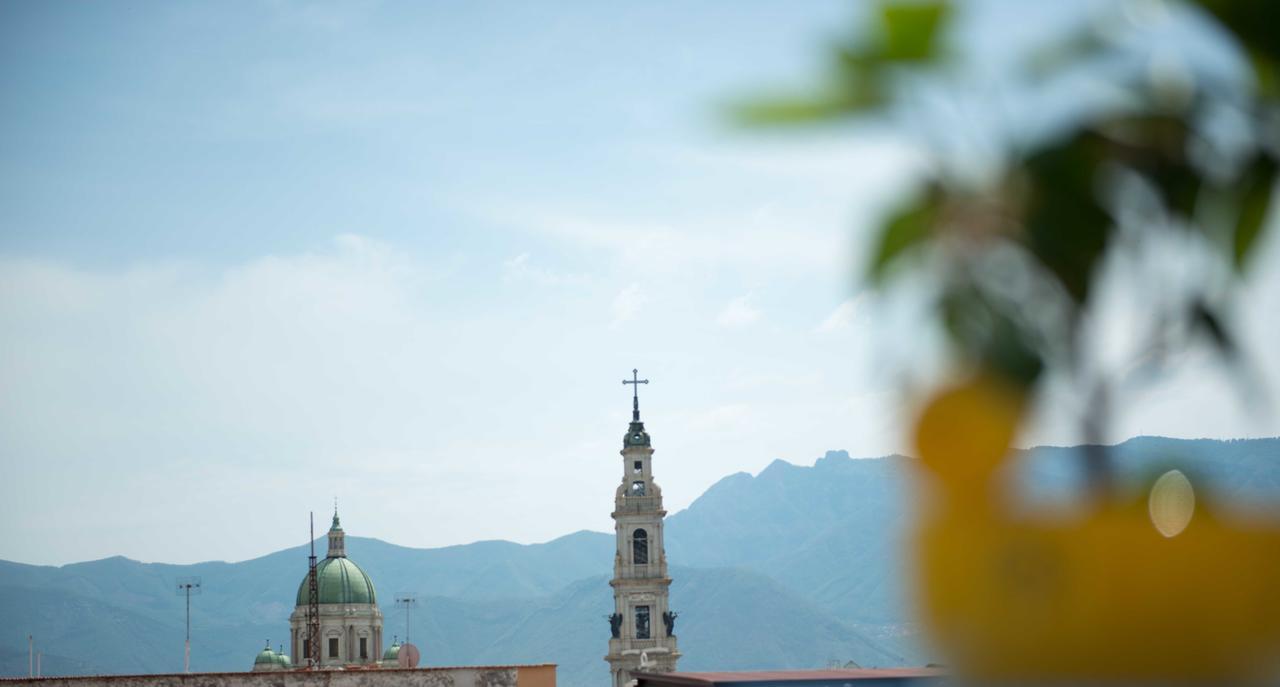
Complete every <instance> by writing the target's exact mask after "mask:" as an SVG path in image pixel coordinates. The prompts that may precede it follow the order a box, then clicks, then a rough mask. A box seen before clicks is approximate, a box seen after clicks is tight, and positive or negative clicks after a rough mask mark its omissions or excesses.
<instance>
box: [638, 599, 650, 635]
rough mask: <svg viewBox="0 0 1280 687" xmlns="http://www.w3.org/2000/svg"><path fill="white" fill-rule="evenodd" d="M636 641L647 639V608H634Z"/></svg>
mask: <svg viewBox="0 0 1280 687" xmlns="http://www.w3.org/2000/svg"><path fill="white" fill-rule="evenodd" d="M636 639H649V607H648V606H636Z"/></svg>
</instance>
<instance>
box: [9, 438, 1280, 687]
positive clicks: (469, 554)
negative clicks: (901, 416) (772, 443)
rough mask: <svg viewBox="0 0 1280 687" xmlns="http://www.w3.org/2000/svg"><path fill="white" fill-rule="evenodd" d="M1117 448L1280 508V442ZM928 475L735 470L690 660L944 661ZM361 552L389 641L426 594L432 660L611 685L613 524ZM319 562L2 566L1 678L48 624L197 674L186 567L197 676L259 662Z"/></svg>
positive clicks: (694, 514)
mask: <svg viewBox="0 0 1280 687" xmlns="http://www.w3.org/2000/svg"><path fill="white" fill-rule="evenodd" d="M1078 451H1079V449H1078V448H1040V449H1036V450H1034V451H1032V452H1031V454H1030V456H1026V457H1024V458H1025V459H1024V460H1023V461H1021V462H1020V463H1019V465H1018V468H1017V469H1016V470H1015V471H1014V473H1015V475H1014V476H1015V478H1016V479H1018V480H1021V483H1022V484H1023V488H1024V489H1025V490H1026V491H1027V492H1028V493H1030V494H1034V495H1035V497H1036V498H1037V499H1039V498H1044V499H1055V498H1056V499H1062V498H1066V497H1067V495H1069V494H1070V493H1071V492H1072V490H1073V489H1075V488H1077V487H1078V484H1079V481H1078V475H1077V469H1076V468H1077V464H1078V461H1076V460H1075V456H1076V455H1077V454H1078ZM1114 454H1115V455H1116V457H1117V462H1118V466H1119V472H1120V476H1121V482H1122V483H1126V484H1130V485H1135V486H1134V488H1138V487H1137V485H1141V484H1145V481H1144V480H1149V479H1150V478H1151V477H1152V476H1153V475H1154V474H1156V473H1157V472H1159V471H1161V470H1163V469H1167V468H1168V467H1180V468H1182V469H1184V471H1186V472H1188V474H1191V475H1192V477H1193V481H1194V482H1195V484H1196V485H1197V489H1198V490H1200V491H1201V492H1202V493H1208V492H1213V493H1215V494H1217V495H1218V499H1219V501H1224V500H1225V501H1230V502H1232V503H1236V504H1254V505H1257V504H1263V505H1266V506H1269V507H1275V506H1276V505H1277V504H1280V439H1254V440H1240V441H1212V440H1199V441H1182V440H1173V439H1162V438H1157V437H1141V438H1137V439H1133V440H1130V441H1128V442H1125V443H1124V444H1121V445H1119V446H1117V447H1116V448H1115V451H1114ZM911 467H912V461H911V459H909V458H902V457H888V458H879V459H863V460H855V459H850V458H849V457H848V456H847V455H846V454H844V452H830V453H828V454H827V455H826V456H825V457H823V458H822V459H820V460H818V461H817V463H816V464H814V465H813V466H812V467H798V466H795V465H791V464H789V463H785V462H783V461H776V462H774V463H773V464H772V465H770V466H769V467H768V468H766V469H765V470H763V471H762V472H761V473H760V474H759V475H756V476H754V477H753V476H751V475H748V474H745V473H739V474H736V475H731V476H729V477H726V478H725V479H723V480H721V481H720V482H718V483H717V484H715V485H714V486H712V487H711V488H710V489H708V490H707V492H706V493H705V494H703V495H702V496H701V497H699V498H698V499H697V500H696V501H695V502H694V503H693V504H692V505H691V506H690V507H689V508H688V509H686V510H684V511H681V512H679V513H676V514H674V515H672V516H670V517H669V518H668V530H667V545H668V558H669V560H671V561H672V562H673V570H672V576H673V578H674V580H675V583H674V585H673V587H672V600H671V603H672V607H673V608H674V609H675V610H677V611H679V612H680V613H681V615H680V619H679V622H678V624H677V628H676V630H677V634H678V635H679V637H680V646H681V650H682V651H683V652H684V654H685V657H684V659H683V660H682V661H681V664H680V665H681V668H683V669H688V670H699V669H701V670H710V669H733V668H738V669H750V668H805V667H818V666H822V665H825V664H826V663H827V662H828V661H829V660H838V661H841V662H844V661H849V660H853V661H856V662H857V663H859V664H861V665H897V664H904V663H906V664H912V663H915V664H920V663H925V662H927V661H928V660H929V659H930V658H931V657H930V656H929V655H928V653H927V652H924V651H922V650H921V649H920V648H919V646H918V643H917V641H916V637H915V636H914V626H913V625H912V624H911V623H910V613H909V611H908V608H909V605H908V602H909V599H908V597H907V591H908V589H909V587H908V585H909V579H910V578H909V570H908V569H907V568H906V563H905V561H904V558H903V556H902V549H903V545H904V542H905V541H906V532H907V528H908V525H909V517H910V503H911V502H910V494H909V492H908V491H907V490H908V488H909V486H910V482H909V480H910V479H911V475H910V469H911ZM659 481H661V479H659ZM321 544H323V542H321ZM347 548H348V551H349V552H350V554H351V557H352V558H353V559H354V560H355V561H357V562H358V563H359V564H360V565H361V566H362V567H363V568H364V569H365V570H366V571H368V572H369V574H370V576H371V577H372V578H373V580H374V581H375V583H376V584H377V586H378V593H379V596H380V601H381V602H382V606H383V612H384V613H385V615H386V623H387V629H386V632H387V635H388V636H390V635H392V634H403V629H402V628H403V615H401V614H400V613H399V612H396V611H395V610H394V609H393V608H391V604H390V599H391V597H392V596H393V595H394V593H395V592H396V591H400V590H414V591H417V592H418V593H419V594H420V595H421V597H422V599H423V603H422V608H421V609H420V610H419V611H418V612H416V613H415V615H414V616H413V630H412V631H413V638H414V640H415V642H417V643H420V645H421V646H422V648H423V650H424V651H423V655H424V660H425V661H426V662H428V663H434V664H437V665H439V664H444V663H489V662H523V661H529V662H533V661H553V662H556V663H557V664H559V666H560V669H559V671H560V672H559V676H560V684H562V685H564V686H565V687H580V686H581V687H585V686H586V685H592V684H598V682H599V680H600V679H601V677H602V676H603V675H604V674H605V670H606V667H605V663H604V661H603V659H602V657H603V655H604V653H605V649H606V647H605V645H606V640H607V637H608V626H607V624H606V623H605V620H604V617H603V616H604V615H606V614H607V613H609V612H610V610H611V605H610V604H611V601H610V599H611V597H610V589H609V586H608V584H607V580H608V575H609V573H610V571H611V565H612V558H613V536H612V535H611V534H605V533H597V532H578V533H575V534H571V535H568V536H565V537H561V538H559V539H556V540H553V541H551V542H547V543H545V544H536V545H530V546H524V545H518V544H513V543H510V542H501V541H490V542H477V543H474V544H468V545H465V546H452V547H445V548H438V549H411V548H406V547H400V546H395V545H392V544H388V543H386V542H382V541H378V540H373V539H364V538H360V537H350V536H349V537H348V538H347ZM305 556H306V552H305V549H304V547H296V548H293V549H289V550H286V551H280V552H277V553H273V554H271V555H268V556H263V557H261V558H257V559H253V560H250V561H244V562H241V563H219V562H211V563H200V564H196V565H183V566H175V565H166V564H155V563H153V564H146V563H139V562H136V561H131V560H128V559H124V558H119V557H116V558H108V559H104V560H100V561H91V562H86V563H77V564H73V565H66V566H61V567H48V566H31V565H23V564H19V563H10V562H3V561H0V617H3V618H4V620H5V621H6V623H5V624H6V626H8V627H10V628H18V629H17V630H16V631H13V632H10V633H9V634H6V635H4V636H2V637H0V674H3V675H25V674H26V670H27V655H26V643H25V642H26V634H27V632H28V631H30V632H33V633H34V634H35V635H36V636H37V638H38V641H39V645H40V647H41V649H42V650H43V651H44V652H45V661H44V665H45V672H46V673H48V674H52V673H64V674H83V673H92V672H110V673H125V672H160V671H175V670H180V669H181V662H182V621H183V603H182V598H181V597H178V596H177V595H176V594H174V592H173V589H172V585H173V581H174V579H175V578H177V577H180V576H186V575H200V576H202V577H203V579H204V583H205V593H204V594H203V595H202V596H200V597H198V598H197V599H195V600H194V602H193V604H192V626H193V630H192V633H193V642H194V645H195V649H194V651H193V655H192V668H193V670H198V671H205V670H246V669H248V667H249V666H250V663H251V661H252V658H253V656H254V654H255V653H256V652H257V651H258V650H259V649H260V648H261V646H262V642H263V640H264V639H267V638H270V639H271V640H272V642H273V643H280V642H282V640H283V639H284V637H286V636H287V629H288V626H287V620H288V615H289V613H290V612H291V611H292V609H293V603H294V597H295V594H296V593H297V589H298V584H299V583H300V582H301V580H302V577H303V574H304V573H305Z"/></svg>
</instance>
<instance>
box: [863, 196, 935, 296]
mask: <svg viewBox="0 0 1280 687" xmlns="http://www.w3.org/2000/svg"><path fill="white" fill-rule="evenodd" d="M941 200H942V193H941V190H940V189H939V188H938V187H937V186H930V188H929V190H928V191H927V192H926V193H925V195H924V196H923V197H921V198H919V199H917V200H913V201H912V202H911V203H909V204H907V205H906V206H904V207H902V208H900V209H899V210H898V211H897V212H896V213H894V214H893V215H892V216H890V217H889V219H888V221H886V222H885V223H884V225H883V226H882V227H881V228H880V237H879V240H878V241H877V243H876V249H875V252H874V253H872V256H871V265H870V268H869V269H868V274H869V276H870V278H871V282H872V283H874V284H879V283H881V282H883V281H884V277H885V274H886V272H887V269H888V267H889V265H890V264H892V263H893V262H894V261H895V260H897V259H898V258H899V257H900V256H902V255H903V254H904V253H906V252H907V251H909V250H910V249H911V248H914V247H916V246H918V245H920V244H921V243H924V242H925V241H926V240H928V238H929V237H930V235H931V234H932V233H933V224H934V222H935V221H936V220H937V217H938V207H939V205H940V204H941Z"/></svg>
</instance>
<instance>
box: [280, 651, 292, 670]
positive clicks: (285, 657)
mask: <svg viewBox="0 0 1280 687" xmlns="http://www.w3.org/2000/svg"><path fill="white" fill-rule="evenodd" d="M276 663H279V664H280V667H281V668H292V667H293V661H290V660H289V654H276Z"/></svg>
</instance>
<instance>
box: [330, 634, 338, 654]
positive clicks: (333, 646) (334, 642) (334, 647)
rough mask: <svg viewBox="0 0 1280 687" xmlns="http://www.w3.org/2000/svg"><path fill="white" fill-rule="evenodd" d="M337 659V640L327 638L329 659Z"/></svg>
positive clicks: (335, 638)
mask: <svg viewBox="0 0 1280 687" xmlns="http://www.w3.org/2000/svg"><path fill="white" fill-rule="evenodd" d="M337 657H338V638H337V637H330V638H329V658H337Z"/></svg>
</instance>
